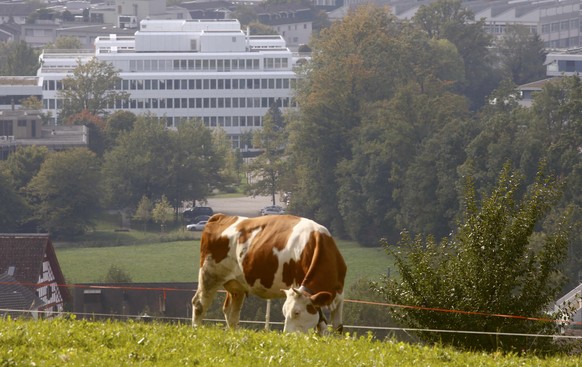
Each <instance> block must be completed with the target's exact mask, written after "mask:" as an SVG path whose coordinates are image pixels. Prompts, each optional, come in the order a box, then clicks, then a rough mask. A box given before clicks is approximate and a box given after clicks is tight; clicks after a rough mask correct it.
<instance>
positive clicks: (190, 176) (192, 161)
mask: <svg viewBox="0 0 582 367" xmlns="http://www.w3.org/2000/svg"><path fill="white" fill-rule="evenodd" d="M217 134H218V135H220V133H213V132H212V131H211V130H210V129H208V128H206V127H205V126H204V125H203V124H202V123H201V122H200V121H196V120H191V121H187V122H185V123H182V124H180V125H179V126H178V128H177V130H176V131H172V132H170V139H171V142H172V149H171V156H170V157H169V161H168V169H169V171H170V173H169V174H170V176H169V179H170V182H169V183H168V186H167V188H166V190H165V191H164V194H165V195H166V196H167V197H168V200H169V201H170V202H171V203H172V205H173V207H174V209H175V213H176V215H177V214H178V209H179V208H181V207H182V203H183V202H184V201H190V202H192V203H195V202H196V201H197V200H205V199H206V198H207V197H208V196H209V195H210V193H211V192H212V190H213V189H214V188H217V187H222V186H223V183H224V181H223V173H224V172H223V168H224V164H225V160H224V159H225V158H224V155H223V154H232V151H231V149H230V145H228V147H229V148H228V150H226V149H224V147H225V144H226V143H225V142H224V140H221V138H220V137H218V135H217ZM222 138H224V139H226V136H222Z"/></svg>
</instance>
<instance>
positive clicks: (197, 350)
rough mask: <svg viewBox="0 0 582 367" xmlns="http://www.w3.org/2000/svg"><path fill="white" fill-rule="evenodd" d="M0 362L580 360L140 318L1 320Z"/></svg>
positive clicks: (103, 365)
mask: <svg viewBox="0 0 582 367" xmlns="http://www.w3.org/2000/svg"><path fill="white" fill-rule="evenodd" d="M0 345H1V346H2V347H1V348H0V366H72V367H74V366H99V367H108V366H112V367H119V366H158V367H159V366H294V367H296V366H332V367H335V366H350V367H352V366H391V367H397V366H415V367H418V366H431V367H440V366H468V367H473V366H484V367H487V366H491V367H492V366H496V367H499V366H528V367H531V366H539V367H542V366H548V367H568V366H580V365H582V360H581V359H580V358H578V357H572V356H567V355H562V354H558V355H552V356H547V357H540V356H536V355H529V354H502V353H482V352H462V351H458V350H455V349H452V348H446V347H438V346H436V347H435V346H423V345H420V344H407V343H403V342H397V341H391V340H387V341H378V340H373V339H371V338H369V337H356V336H352V335H346V334H344V335H342V336H323V337H321V336H317V335H315V334H282V333H280V332H265V331H258V332H257V331H252V330H245V329H239V330H236V331H227V330H224V328H223V327H221V326H204V327H199V328H196V329H194V328H192V327H190V326H189V325H185V324H167V323H156V322H154V323H142V322H137V321H126V322H118V321H108V322H95V321H86V320H84V321H82V320H69V319H66V318H63V319H55V320H40V321H33V320H10V319H7V318H5V319H0Z"/></svg>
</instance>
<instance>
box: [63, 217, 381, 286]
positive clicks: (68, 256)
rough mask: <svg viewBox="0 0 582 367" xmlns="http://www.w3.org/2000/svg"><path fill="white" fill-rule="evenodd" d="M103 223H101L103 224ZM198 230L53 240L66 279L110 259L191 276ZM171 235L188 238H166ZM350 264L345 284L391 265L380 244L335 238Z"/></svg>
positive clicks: (143, 277)
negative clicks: (76, 242)
mask: <svg viewBox="0 0 582 367" xmlns="http://www.w3.org/2000/svg"><path fill="white" fill-rule="evenodd" d="M101 228H103V229H101ZM199 236H200V234H199V233H192V232H182V231H174V232H171V233H169V234H168V235H166V236H165V239H164V240H161V237H160V234H159V233H153V232H140V231H132V232H115V231H114V228H113V227H111V226H107V225H102V226H101V227H100V229H99V230H96V231H94V232H93V233H91V234H89V235H88V236H86V238H84V240H83V242H80V243H78V244H73V243H59V242H58V241H57V242H56V252H57V257H58V259H59V263H60V265H61V269H62V270H63V273H64V275H65V278H66V280H67V282H68V283H91V282H97V281H100V280H101V279H103V278H104V277H105V275H106V274H107V271H108V270H109V268H110V267H111V266H112V265H115V266H116V267H118V268H121V269H123V270H124V271H126V272H127V273H129V275H130V276H131V278H132V280H133V281H134V282H191V281H197V279H198V267H199V262H200V260H199V259H200V258H199V251H200V242H199V240H198V238H199ZM173 238H178V239H181V238H187V239H186V240H179V241H170V239H173ZM338 247H339V248H340V251H341V253H342V254H343V256H344V258H345V261H346V263H347V265H348V275H347V279H346V289H349V286H350V285H351V284H352V283H353V282H355V281H356V280H358V279H359V278H362V277H367V278H374V279H377V278H379V276H380V274H385V273H386V272H387V269H388V268H389V267H391V266H392V262H391V261H390V258H389V257H388V255H387V254H386V253H385V252H384V250H383V249H381V248H366V247H361V246H359V245H358V244H357V243H355V242H349V241H338Z"/></svg>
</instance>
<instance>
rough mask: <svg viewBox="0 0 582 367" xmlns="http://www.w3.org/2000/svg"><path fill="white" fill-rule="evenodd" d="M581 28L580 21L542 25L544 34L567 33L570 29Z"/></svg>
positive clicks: (572, 20)
mask: <svg viewBox="0 0 582 367" xmlns="http://www.w3.org/2000/svg"><path fill="white" fill-rule="evenodd" d="M579 27H580V20H579V19H570V20H564V21H561V22H555V23H550V24H542V34H544V33H552V32H560V31H567V30H569V29H576V30H579Z"/></svg>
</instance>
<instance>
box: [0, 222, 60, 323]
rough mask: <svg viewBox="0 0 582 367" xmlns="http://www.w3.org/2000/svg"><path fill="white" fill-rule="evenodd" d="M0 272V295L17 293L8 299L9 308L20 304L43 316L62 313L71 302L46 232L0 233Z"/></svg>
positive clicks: (25, 309)
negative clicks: (11, 292)
mask: <svg viewBox="0 0 582 367" xmlns="http://www.w3.org/2000/svg"><path fill="white" fill-rule="evenodd" d="M0 274H3V275H2V277H1V278H0V279H2V283H1V285H2V287H1V288H0V298H2V297H1V292H5V293H6V292H7V291H10V290H12V291H13V292H17V293H18V295H15V297H13V299H12V301H11V302H12V305H13V306H12V307H17V305H18V304H20V305H21V306H22V310H23V311H33V312H35V313H36V312H39V311H40V312H42V316H43V317H50V316H52V315H57V314H59V313H61V312H62V311H63V310H64V308H65V303H68V302H70V301H71V295H70V293H69V290H68V289H67V287H66V285H65V284H66V283H65V278H64V276H63V273H62V271H61V268H60V266H59V262H58V260H57V255H56V253H55V249H54V247H53V244H52V241H51V239H50V237H49V235H47V234H1V233H0ZM12 279H14V281H15V282H13V281H12ZM22 287H24V288H26V289H27V290H28V291H24V290H23V289H22ZM31 293H32V294H31ZM37 298H38V299H37ZM39 300H40V302H41V303H39Z"/></svg>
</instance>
